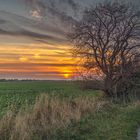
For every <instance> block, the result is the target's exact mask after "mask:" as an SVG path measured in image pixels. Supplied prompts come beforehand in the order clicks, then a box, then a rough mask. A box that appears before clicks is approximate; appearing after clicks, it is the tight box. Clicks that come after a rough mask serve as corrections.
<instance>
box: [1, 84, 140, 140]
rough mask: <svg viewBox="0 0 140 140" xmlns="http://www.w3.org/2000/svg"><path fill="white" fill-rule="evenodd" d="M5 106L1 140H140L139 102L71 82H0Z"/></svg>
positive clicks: (2, 116) (3, 105) (2, 114)
mask: <svg viewBox="0 0 140 140" xmlns="http://www.w3.org/2000/svg"><path fill="white" fill-rule="evenodd" d="M42 93H43V94H42ZM0 107H1V108H0V113H1V120H0V140H19V139H20V140H46V139H47V140H135V139H136V129H137V127H138V125H139V124H140V102H133V103H129V104H125V105H124V104H114V103H112V102H111V101H109V100H107V99H103V98H102V97H101V92H100V91H93V90H86V91H83V90H80V89H79V88H78V87H77V85H76V84H75V83H72V82H62V81H61V82H57V81H56V82H52V81H49V82H47V81H46V82H41V81H40V82H37V81H36V82H34V81H32V82H29V81H28V82H12V83H11V82H4V83H0ZM9 110H10V111H9Z"/></svg>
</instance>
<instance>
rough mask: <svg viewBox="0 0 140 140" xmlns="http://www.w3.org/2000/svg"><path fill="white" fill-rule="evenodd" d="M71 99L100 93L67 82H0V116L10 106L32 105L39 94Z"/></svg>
mask: <svg viewBox="0 0 140 140" xmlns="http://www.w3.org/2000/svg"><path fill="white" fill-rule="evenodd" d="M43 93H45V94H49V95H50V96H59V97H61V98H63V97H69V98H73V97H76V96H86V95H88V96H98V95H99V94H100V91H92V90H88V91H86V94H85V91H83V90H80V88H79V87H78V86H77V84H75V83H74V82H67V81H6V82H0V114H2V113H3V112H5V111H6V110H7V109H8V108H9V107H11V105H12V106H13V105H14V106H15V107H21V106H22V105H23V104H24V105H25V104H32V103H34V101H35V99H36V97H37V96H39V95H40V94H43Z"/></svg>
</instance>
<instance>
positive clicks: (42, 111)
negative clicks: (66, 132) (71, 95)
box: [0, 95, 107, 140]
mask: <svg viewBox="0 0 140 140" xmlns="http://www.w3.org/2000/svg"><path fill="white" fill-rule="evenodd" d="M105 104H107V102H106V101H99V99H95V98H91V97H77V98H75V99H67V100H66V99H65V100H64V99H63V100H62V99H59V98H57V97H49V96H48V95H41V96H40V97H39V98H38V99H36V102H35V104H34V106H33V107H27V108H26V109H25V110H24V111H20V112H19V113H14V112H12V111H9V112H7V114H6V115H5V116H4V117H3V118H2V119H1V120H0V140H43V139H45V140H46V139H47V140H53V136H54V135H55V134H56V133H57V131H59V130H63V129H65V128H66V127H68V126H69V125H70V124H71V123H73V122H78V121H80V119H81V117H82V116H83V115H84V114H87V113H91V112H95V111H97V110H100V109H101V108H102V107H103V106H104V105H105ZM29 108H30V109H29Z"/></svg>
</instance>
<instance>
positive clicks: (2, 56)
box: [0, 43, 76, 79]
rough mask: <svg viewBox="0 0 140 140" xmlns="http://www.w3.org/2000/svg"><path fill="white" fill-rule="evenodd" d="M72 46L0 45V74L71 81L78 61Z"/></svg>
mask: <svg viewBox="0 0 140 140" xmlns="http://www.w3.org/2000/svg"><path fill="white" fill-rule="evenodd" d="M68 48H70V46H62V45H56V46H55V47H54V46H51V45H47V44H46V45H45V44H40V43H39V44H0V72H1V75H3V76H5V77H6V76H7V77H8V76H9V75H10V77H13V78H18V77H19V75H20V76H21V77H23V78H24V77H26V78H28V75H29V77H30V76H31V78H32V77H33V78H34V79H35V78H37V79H39V78H43V79H48V77H49V78H54V79H55V78H58V79H70V78H71V77H72V76H73V74H74V73H75V72H76V70H75V64H76V60H75V59H74V58H72V56H71V54H70V52H69V51H68ZM7 50H8V51H7ZM3 78H4V77H3Z"/></svg>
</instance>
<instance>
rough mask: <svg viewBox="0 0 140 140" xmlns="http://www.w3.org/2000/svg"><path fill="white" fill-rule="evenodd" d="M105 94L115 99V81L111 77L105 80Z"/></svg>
mask: <svg viewBox="0 0 140 140" xmlns="http://www.w3.org/2000/svg"><path fill="white" fill-rule="evenodd" d="M104 92H105V94H106V95H107V96H108V97H113V96H114V94H113V80H112V78H111V77H110V76H106V78H105V80H104Z"/></svg>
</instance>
